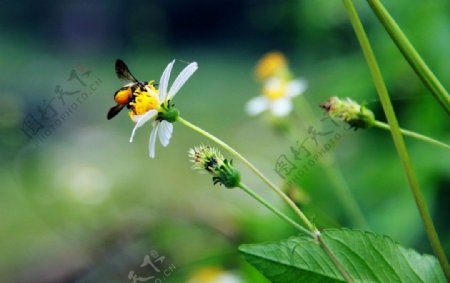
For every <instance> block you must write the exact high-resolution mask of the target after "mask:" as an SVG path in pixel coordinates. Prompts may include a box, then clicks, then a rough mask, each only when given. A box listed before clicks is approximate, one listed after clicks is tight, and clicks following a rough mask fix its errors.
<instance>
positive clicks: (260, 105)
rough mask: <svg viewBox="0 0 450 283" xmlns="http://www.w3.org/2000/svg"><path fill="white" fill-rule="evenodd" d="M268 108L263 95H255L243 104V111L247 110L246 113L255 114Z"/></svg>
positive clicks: (267, 102) (266, 100)
mask: <svg viewBox="0 0 450 283" xmlns="http://www.w3.org/2000/svg"><path fill="white" fill-rule="evenodd" d="M268 108H269V101H268V99H267V98H266V97H264V96H257V97H255V98H252V99H251V100H250V101H248V102H247V104H246V105H245V112H247V115H250V116H255V115H258V114H259V113H261V112H263V111H264V110H267V109H268Z"/></svg>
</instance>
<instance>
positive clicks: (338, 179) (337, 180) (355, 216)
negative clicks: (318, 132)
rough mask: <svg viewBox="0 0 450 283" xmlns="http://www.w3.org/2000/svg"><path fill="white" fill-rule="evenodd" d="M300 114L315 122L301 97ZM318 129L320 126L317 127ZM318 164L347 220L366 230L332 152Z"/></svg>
mask: <svg viewBox="0 0 450 283" xmlns="http://www.w3.org/2000/svg"><path fill="white" fill-rule="evenodd" d="M301 105H302V106H304V107H302V110H303V111H302V113H304V114H305V116H306V117H307V119H309V120H317V119H316V118H315V117H316V116H315V114H314V112H313V111H312V110H311V106H310V104H309V103H308V101H307V100H306V99H305V98H304V97H303V101H302V103H301ZM318 128H319V129H320V125H319V126H318ZM319 163H320V165H321V166H322V168H324V171H325V174H326V175H327V177H328V179H329V180H330V182H331V183H332V184H333V187H334V188H335V193H336V195H337V197H338V199H339V201H340V202H341V204H342V206H343V208H344V209H345V210H346V213H347V215H348V218H349V219H351V220H352V222H353V223H354V224H355V225H356V226H357V227H359V228H368V227H369V224H368V223H367V221H366V219H365V217H364V214H363V213H362V211H361V208H360V207H359V205H358V203H357V202H356V200H355V197H354V196H353V194H352V192H351V190H350V187H349V186H348V184H347V181H346V180H345V178H344V176H343V174H342V172H341V171H340V170H339V167H337V166H336V161H335V158H334V156H333V153H332V152H329V153H328V154H327V155H326V156H325V157H324V159H322V158H320V159H319Z"/></svg>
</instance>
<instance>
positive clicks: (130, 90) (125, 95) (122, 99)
mask: <svg viewBox="0 0 450 283" xmlns="http://www.w3.org/2000/svg"><path fill="white" fill-rule="evenodd" d="M115 69H116V75H117V77H118V78H119V79H121V80H124V81H127V82H129V83H128V84H126V85H125V86H124V87H121V88H120V89H119V90H118V91H116V92H115V93H114V101H115V102H116V103H117V105H116V106H113V107H111V108H110V109H109V111H108V114H107V115H106V118H107V119H108V120H110V119H112V118H114V117H115V116H116V115H117V114H118V113H119V112H120V111H121V110H122V109H123V108H124V107H125V106H127V108H130V103H131V102H133V101H134V99H135V96H134V95H133V94H134V93H135V92H136V91H137V90H140V91H143V90H144V89H145V86H146V85H147V84H148V83H147V82H140V81H138V80H137V79H136V78H135V77H134V76H133V74H132V73H131V72H130V69H128V66H127V65H126V64H125V62H124V61H122V60H120V59H117V60H116V65H115Z"/></svg>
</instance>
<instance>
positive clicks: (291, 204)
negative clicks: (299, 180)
mask: <svg viewBox="0 0 450 283" xmlns="http://www.w3.org/2000/svg"><path fill="white" fill-rule="evenodd" d="M177 121H178V122H180V123H181V124H183V125H185V126H187V127H188V128H190V129H192V130H194V131H196V132H198V133H200V134H202V135H203V136H205V137H207V138H209V139H210V140H212V141H214V142H215V143H217V144H218V145H220V146H221V147H223V148H224V149H226V150H227V151H228V152H230V153H231V154H233V155H234V156H236V157H237V158H238V159H239V160H241V161H242V162H244V164H245V165H247V166H248V167H249V168H250V169H251V170H252V171H253V172H255V174H256V175H258V177H259V178H261V179H262V180H263V181H264V182H265V183H266V184H267V185H268V186H269V187H270V188H271V189H272V190H273V191H274V192H275V193H276V194H277V195H278V196H279V197H281V199H282V200H283V201H284V202H285V203H286V204H287V205H288V206H289V207H290V208H291V209H292V210H293V211H294V212H295V213H296V214H297V215H298V217H299V218H300V219H301V220H302V221H303V223H305V225H306V227H307V228H308V230H310V231H312V232H313V231H315V230H316V228H315V227H314V225H313V224H312V223H311V222H310V221H309V219H308V218H307V217H306V216H305V215H304V214H303V212H302V211H301V210H300V208H298V207H297V205H295V203H294V202H293V201H292V200H291V199H290V198H289V197H288V196H287V195H286V194H285V193H284V192H283V191H282V190H280V189H279V188H278V187H277V186H275V184H273V183H272V182H271V181H270V180H269V179H267V177H266V176H264V174H263V173H261V172H260V171H259V170H258V169H257V168H256V167H255V166H254V165H253V164H252V163H250V161H248V160H247V159H246V158H245V157H244V156H242V155H241V154H240V153H239V152H237V151H236V150H234V149H233V148H232V147H231V146H229V145H228V144H226V143H225V142H223V141H222V140H220V139H219V138H217V137H216V136H214V135H212V134H210V133H208V132H207V131H205V130H203V129H202V128H199V127H197V126H195V125H194V124H192V123H190V122H188V121H186V120H185V119H183V118H181V116H178V119H177Z"/></svg>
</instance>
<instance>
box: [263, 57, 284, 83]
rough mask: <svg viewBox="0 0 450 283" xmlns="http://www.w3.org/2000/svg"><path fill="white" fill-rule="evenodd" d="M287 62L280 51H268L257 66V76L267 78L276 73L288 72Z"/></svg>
mask: <svg viewBox="0 0 450 283" xmlns="http://www.w3.org/2000/svg"><path fill="white" fill-rule="evenodd" d="M286 70H287V62H286V58H285V57H284V55H283V54H281V53H279V52H271V53H267V54H266V55H265V56H264V57H263V58H262V59H261V60H260V61H259V63H258V65H257V66H256V76H257V77H258V79H260V80H265V79H267V78H269V77H271V76H274V75H276V74H281V73H284V72H286Z"/></svg>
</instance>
